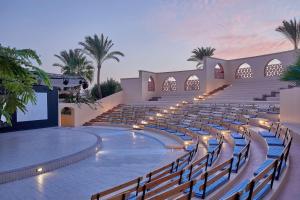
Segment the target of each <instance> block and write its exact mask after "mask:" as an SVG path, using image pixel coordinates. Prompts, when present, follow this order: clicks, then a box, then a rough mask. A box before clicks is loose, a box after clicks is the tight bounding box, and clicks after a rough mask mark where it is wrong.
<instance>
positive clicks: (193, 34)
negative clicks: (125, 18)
mask: <svg viewBox="0 0 300 200" xmlns="http://www.w3.org/2000/svg"><path fill="white" fill-rule="evenodd" d="M254 4H255V5H256V6H255V7H254V6H253V5H254ZM281 4H283V6H281ZM291 16H294V17H296V16H300V11H299V10H297V9H295V8H294V7H291V6H290V5H289V4H288V3H287V2H286V3H282V2H280V3H278V2H276V3H274V2H273V1H268V0H266V1H264V2H261V1H259V0H251V1H245V0H244V1H241V0H231V1H228V0H211V1H192V3H191V4H188V3H186V2H185V4H184V3H182V2H181V1H172V3H171V4H163V6H162V7H161V8H160V9H159V10H158V11H157V13H156V14H155V15H153V16H151V20H152V26H153V27H154V28H153V29H154V30H158V31H159V32H160V33H161V35H162V37H164V38H166V39H167V40H169V41H172V42H181V43H184V44H186V45H187V46H192V45H194V46H195V47H196V46H201V45H204V46H205V45H211V46H214V47H216V49H217V54H218V55H220V56H222V57H225V58H233V57H234V58H236V57H239V56H251V55H257V54H265V53H271V52H278V51H283V50H289V49H291V45H290V44H289V43H288V42H287V41H285V39H284V38H283V37H282V36H281V35H280V34H279V33H276V32H275V28H276V27H277V26H278V25H280V23H281V21H282V20H283V19H289V18H292V17H291Z"/></svg>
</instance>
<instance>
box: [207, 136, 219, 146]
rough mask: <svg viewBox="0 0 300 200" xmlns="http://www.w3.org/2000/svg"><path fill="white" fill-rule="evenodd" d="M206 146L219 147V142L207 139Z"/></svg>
mask: <svg viewBox="0 0 300 200" xmlns="http://www.w3.org/2000/svg"><path fill="white" fill-rule="evenodd" d="M208 145H209V146H210V145H219V141H218V140H217V139H215V138H212V139H209V140H208Z"/></svg>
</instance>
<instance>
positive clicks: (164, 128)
mask: <svg viewBox="0 0 300 200" xmlns="http://www.w3.org/2000/svg"><path fill="white" fill-rule="evenodd" d="M159 129H160V130H167V128H166V127H160V128H159Z"/></svg>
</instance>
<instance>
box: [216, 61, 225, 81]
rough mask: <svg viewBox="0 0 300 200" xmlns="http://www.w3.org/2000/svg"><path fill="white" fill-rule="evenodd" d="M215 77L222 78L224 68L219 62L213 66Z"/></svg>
mask: <svg viewBox="0 0 300 200" xmlns="http://www.w3.org/2000/svg"><path fill="white" fill-rule="evenodd" d="M214 71H215V79H224V69H223V66H222V65H221V64H217V65H216V66H215V69H214Z"/></svg>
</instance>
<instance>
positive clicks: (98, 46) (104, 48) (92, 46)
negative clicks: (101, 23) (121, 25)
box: [79, 34, 124, 98]
mask: <svg viewBox="0 0 300 200" xmlns="http://www.w3.org/2000/svg"><path fill="white" fill-rule="evenodd" d="M79 44H80V45H81V46H83V48H84V50H85V52H86V53H87V54H88V55H89V56H90V57H91V58H93V59H94V60H95V62H96V63H97V85H98V92H99V94H100V98H101V97H102V95H101V87H100V70H101V67H102V64H103V63H104V61H106V60H110V59H113V60H116V61H117V62H120V59H119V58H118V56H124V54H123V53H122V52H120V51H110V50H111V48H112V47H113V45H114V43H113V42H112V40H109V39H108V37H104V35H103V34H101V36H100V38H99V37H98V35H96V34H95V35H94V36H93V37H91V36H86V37H85V41H84V42H79Z"/></svg>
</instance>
